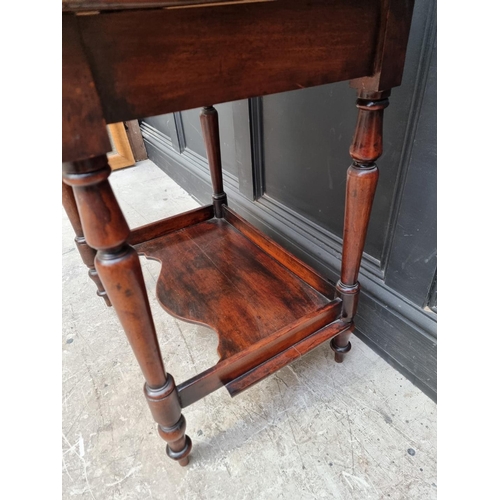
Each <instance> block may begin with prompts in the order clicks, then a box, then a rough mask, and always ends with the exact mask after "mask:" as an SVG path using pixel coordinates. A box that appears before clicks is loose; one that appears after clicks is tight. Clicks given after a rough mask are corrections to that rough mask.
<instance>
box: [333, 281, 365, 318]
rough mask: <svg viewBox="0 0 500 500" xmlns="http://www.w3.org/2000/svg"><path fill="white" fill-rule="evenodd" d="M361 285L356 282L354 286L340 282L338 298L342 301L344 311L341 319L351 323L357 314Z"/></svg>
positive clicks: (341, 313) (342, 310)
mask: <svg viewBox="0 0 500 500" xmlns="http://www.w3.org/2000/svg"><path fill="white" fill-rule="evenodd" d="M359 290H360V285H359V282H356V283H355V284H354V285H346V284H344V283H342V281H340V280H339V281H338V283H337V286H336V292H337V297H339V298H341V299H342V309H341V312H340V319H341V320H342V321H343V322H345V323H349V322H350V321H352V319H353V318H354V316H355V314H356V310H357V307H358V297H359Z"/></svg>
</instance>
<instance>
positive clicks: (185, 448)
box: [63, 156, 191, 465]
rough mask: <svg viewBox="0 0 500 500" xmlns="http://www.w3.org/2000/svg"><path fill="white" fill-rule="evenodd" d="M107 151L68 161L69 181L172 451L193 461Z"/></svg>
mask: <svg viewBox="0 0 500 500" xmlns="http://www.w3.org/2000/svg"><path fill="white" fill-rule="evenodd" d="M110 173H111V169H110V168H109V166H108V163H107V158H106V156H98V157H96V158H93V159H91V160H86V161H78V162H72V163H65V164H64V167H63V178H64V182H65V183H67V184H69V185H70V186H73V191H74V195H75V199H76V204H77V206H78V211H79V213H80V217H81V223H82V227H83V233H84V234H85V238H86V240H87V243H88V245H90V246H91V247H92V248H95V249H96V250H97V255H96V258H95V265H96V268H97V271H98V273H99V276H100V278H101V280H102V283H103V285H104V289H105V290H106V292H107V294H108V297H109V299H110V301H111V304H113V307H114V308H115V310H116V313H117V315H118V318H119V319H120V322H121V324H122V326H123V329H124V330H125V333H126V335H127V338H128V341H129V343H130V345H131V347H132V349H133V351H134V354H135V357H136V358H137V361H138V363H139V365H140V367H141V370H142V373H143V374H144V378H145V379H146V384H145V388H144V392H145V394H146V400H147V401H148V403H149V406H150V409H151V412H152V414H153V418H154V419H155V420H156V422H157V423H158V426H159V433H160V436H161V437H162V438H164V439H165V440H166V441H167V443H168V444H167V454H168V456H169V457H171V458H173V459H174V460H177V461H179V463H180V464H181V465H187V464H188V462H189V459H188V455H189V452H190V451H191V440H190V439H189V437H188V436H186V434H185V430H186V422H185V419H184V417H183V416H182V414H181V406H180V401H179V396H178V393H177V388H176V385H175V382H174V379H173V378H172V376H171V375H168V374H165V369H164V367H163V360H162V358H161V352H160V347H159V345H158V339H157V336H156V331H155V327H154V323H153V318H152V315H151V309H150V307H149V302H148V298H147V293H146V287H145V284H144V278H143V275H142V270H141V266H140V262H139V257H138V255H137V252H136V251H135V250H134V248H133V247H131V246H130V245H129V244H128V243H127V238H128V236H129V234H130V229H129V227H128V225H127V222H126V221H125V218H124V217H123V214H122V212H121V210H120V207H119V206H118V203H117V201H116V198H115V196H114V194H113V191H112V189H111V186H110V184H109V182H108V177H109V174H110Z"/></svg>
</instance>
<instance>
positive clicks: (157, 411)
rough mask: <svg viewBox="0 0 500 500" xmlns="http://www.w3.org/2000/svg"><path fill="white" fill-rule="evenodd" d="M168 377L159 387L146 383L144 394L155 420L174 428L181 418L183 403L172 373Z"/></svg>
mask: <svg viewBox="0 0 500 500" xmlns="http://www.w3.org/2000/svg"><path fill="white" fill-rule="evenodd" d="M166 377H167V381H166V382H165V384H164V385H163V386H162V387H160V388H158V389H153V388H151V387H149V386H148V385H147V384H144V395H145V396H146V401H147V402H148V405H149V409H150V410H151V413H152V414H153V418H154V419H155V422H157V423H158V425H159V426H160V427H161V428H163V429H167V430H168V429H172V428H173V427H174V426H175V425H176V424H177V423H178V422H179V419H180V418H181V403H180V400H179V395H178V393H177V387H176V386H175V382H174V379H173V377H172V375H170V374H167V375H166ZM167 430H165V432H167ZM168 440H170V438H169V439H168Z"/></svg>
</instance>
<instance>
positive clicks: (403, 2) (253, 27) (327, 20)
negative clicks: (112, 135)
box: [63, 0, 413, 161]
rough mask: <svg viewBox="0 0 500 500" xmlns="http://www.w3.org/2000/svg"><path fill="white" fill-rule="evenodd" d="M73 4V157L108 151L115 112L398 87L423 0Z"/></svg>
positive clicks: (68, 57) (67, 155)
mask: <svg viewBox="0 0 500 500" xmlns="http://www.w3.org/2000/svg"><path fill="white" fill-rule="evenodd" d="M188 4H192V5H188ZM207 4H209V5H210V6H211V8H188V7H193V6H197V7H202V6H203V5H207ZM179 6H181V7H186V8H176V7H179ZM138 7H140V8H138ZM152 7H159V8H157V9H153V8H152ZM89 8H91V9H92V10H91V11H90V12H85V13H84V12H78V11H81V10H88V9H89ZM100 9H104V10H107V11H106V12H103V13H102V14H101V13H100V12H99V10H100ZM113 9H118V10H113ZM63 10H64V12H63V133H64V135H63V161H72V160H79V159H85V158H88V157H90V156H94V155H98V154H103V153H105V152H107V151H108V149H106V148H109V141H108V139H107V134H106V132H105V126H104V125H105V124H106V123H116V122H121V121H126V120H133V119H137V118H145V117H148V116H155V115H160V114H165V113H170V112H175V111H182V110H185V109H192V108H196V107H201V106H205V105H210V104H217V103H222V102H228V101H235V100H238V99H246V98H249V97H255V96H262V95H267V94H273V93H277V92H285V91H289V90H297V89H304V88H307V87H312V86H315V85H323V84H327V83H334V82H339V81H344V80H351V84H352V85H353V86H354V87H356V88H358V89H360V91H361V92H379V91H385V90H390V89H391V88H392V87H396V86H398V85H400V83H401V77H402V73H403V66H404V59H405V53H406V44H407V40H408V34H409V28H410V23H411V15H412V10H413V0H397V1H387V0H331V1H327V0H286V1H285V0H271V1H267V0H266V1H243V0H242V1H235V2H231V3H227V2H221V1H220V0H219V1H217V2H215V1H214V0H144V1H141V0H134V1H132V0H114V1H111V0H108V1H103V0H65V1H64V2H63ZM82 14H87V15H82ZM89 14H93V15H89ZM98 130H99V131H100V132H98ZM99 134H100V136H101V139H98V135H99Z"/></svg>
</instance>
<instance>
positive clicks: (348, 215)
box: [330, 92, 390, 363]
mask: <svg viewBox="0 0 500 500" xmlns="http://www.w3.org/2000/svg"><path fill="white" fill-rule="evenodd" d="M389 94H390V92H371V93H370V92H360V93H359V94H358V97H359V98H358V100H357V103H356V106H357V108H358V110H359V111H358V121H357V124H356V130H355V132H354V137H353V140H352V144H351V147H350V150H349V153H350V155H351V157H352V159H353V163H352V165H351V166H350V167H349V169H348V170H347V187H346V202H345V215H344V240H343V248H342V270H341V273H340V280H339V281H338V283H337V295H338V296H339V297H340V298H341V299H342V320H343V321H345V322H346V323H350V322H351V323H352V322H353V319H354V316H355V314H356V308H357V304H358V296H359V290H360V286H359V282H358V274H359V267H360V265H361V257H362V255H363V248H364V246H365V239H366V232H367V229H368V222H369V220H370V213H371V210H372V204H373V198H374V196H375V188H376V187H377V180H378V168H377V165H376V164H375V161H376V160H377V158H379V157H380V155H381V154H382V123H383V115H384V109H385V108H386V107H387V106H388V105H389V100H388V97H389ZM350 336H351V333H350V332H347V333H343V334H341V335H338V336H337V337H334V338H333V339H332V340H331V342H330V346H331V348H332V349H333V350H334V351H335V361H337V362H338V363H342V361H343V360H344V357H345V355H346V354H347V353H348V352H349V351H350V350H351V343H350V342H349V337H350Z"/></svg>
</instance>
